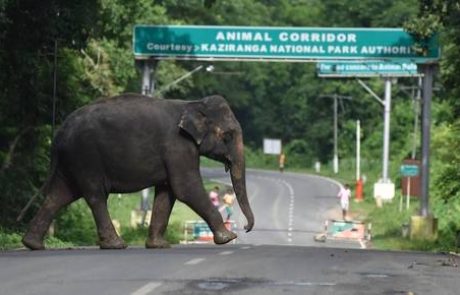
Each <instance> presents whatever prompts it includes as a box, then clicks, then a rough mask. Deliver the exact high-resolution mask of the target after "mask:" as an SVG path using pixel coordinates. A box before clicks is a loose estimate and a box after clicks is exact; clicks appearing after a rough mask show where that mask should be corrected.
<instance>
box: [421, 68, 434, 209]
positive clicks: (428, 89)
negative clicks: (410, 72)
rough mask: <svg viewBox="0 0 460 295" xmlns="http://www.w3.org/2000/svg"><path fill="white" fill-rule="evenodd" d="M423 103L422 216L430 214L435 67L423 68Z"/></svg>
mask: <svg viewBox="0 0 460 295" xmlns="http://www.w3.org/2000/svg"><path fill="white" fill-rule="evenodd" d="M423 73H424V77H423V85H422V88H423V97H422V98H423V103H422V171H421V172H422V184H421V185H422V187H421V208H420V215H421V216H423V217H426V216H428V214H429V202H428V198H429V185H430V175H429V171H430V131H431V97H432V95H433V74H434V65H432V64H427V65H424V66H423Z"/></svg>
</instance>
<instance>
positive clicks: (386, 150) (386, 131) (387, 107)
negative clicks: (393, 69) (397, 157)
mask: <svg viewBox="0 0 460 295" xmlns="http://www.w3.org/2000/svg"><path fill="white" fill-rule="evenodd" d="M383 107H384V112H383V118H384V123H383V124H384V125H383V171H382V181H383V182H384V183H387V182H388V181H389V177H388V162H389V154H390V112H391V78H389V77H386V78H385V101H384V104H383Z"/></svg>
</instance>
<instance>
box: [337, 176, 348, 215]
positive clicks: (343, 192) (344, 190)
mask: <svg viewBox="0 0 460 295" xmlns="http://www.w3.org/2000/svg"><path fill="white" fill-rule="evenodd" d="M350 196H351V190H350V187H349V186H348V184H345V185H344V186H343V187H341V188H340V191H339V193H338V194H337V197H338V198H339V199H340V207H342V217H343V220H347V212H348V205H349V201H350Z"/></svg>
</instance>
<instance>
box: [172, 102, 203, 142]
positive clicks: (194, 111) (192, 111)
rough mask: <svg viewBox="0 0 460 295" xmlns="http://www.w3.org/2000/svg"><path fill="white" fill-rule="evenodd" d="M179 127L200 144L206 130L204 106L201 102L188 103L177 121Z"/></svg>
mask: <svg viewBox="0 0 460 295" xmlns="http://www.w3.org/2000/svg"><path fill="white" fill-rule="evenodd" d="M179 127H180V128H181V129H182V130H184V131H185V132H187V133H188V134H189V135H190V136H191V137H192V138H193V139H194V140H195V142H196V143H197V144H198V145H200V144H201V142H202V141H203V138H204V137H205V136H206V133H207V132H208V126H207V125H206V113H205V106H204V104H203V103H202V102H192V103H189V104H188V105H187V106H186V108H185V111H184V112H183V113H182V117H181V119H180V122H179Z"/></svg>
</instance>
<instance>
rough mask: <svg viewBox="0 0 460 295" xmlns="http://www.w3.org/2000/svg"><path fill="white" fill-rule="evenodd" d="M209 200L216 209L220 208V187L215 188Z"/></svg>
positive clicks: (210, 193)
mask: <svg viewBox="0 0 460 295" xmlns="http://www.w3.org/2000/svg"><path fill="white" fill-rule="evenodd" d="M209 199H210V200H211V203H212V204H213V205H214V207H216V208H219V205H220V201H219V187H218V186H215V187H214V188H213V189H212V190H211V191H210V192H209Z"/></svg>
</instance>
